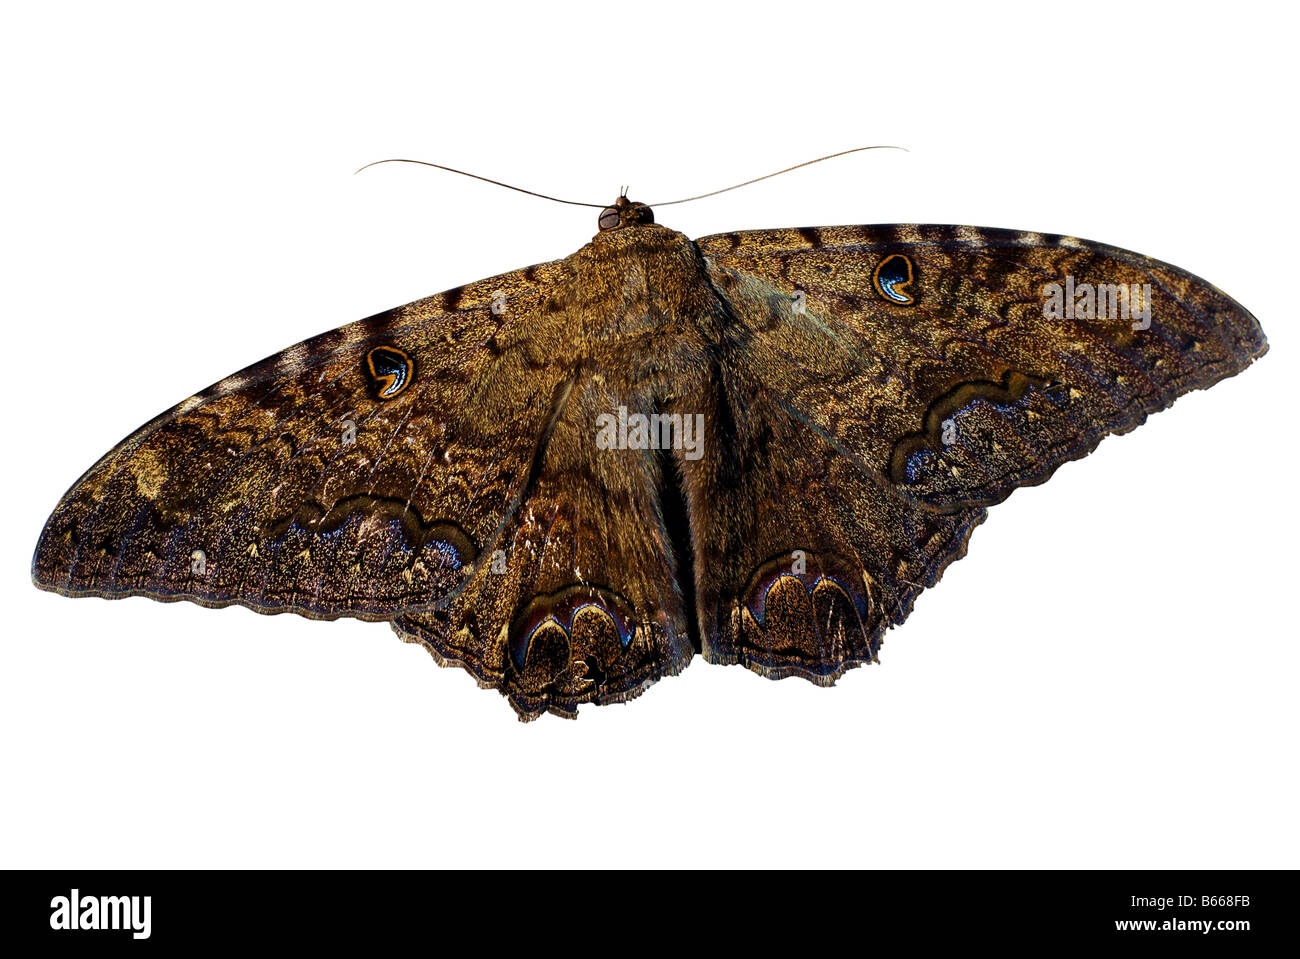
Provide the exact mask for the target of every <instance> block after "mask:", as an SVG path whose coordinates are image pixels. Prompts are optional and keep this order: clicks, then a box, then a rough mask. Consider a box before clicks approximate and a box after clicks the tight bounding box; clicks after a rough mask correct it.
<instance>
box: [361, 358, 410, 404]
mask: <svg viewBox="0 0 1300 959" xmlns="http://www.w3.org/2000/svg"><path fill="white" fill-rule="evenodd" d="M366 367H367V368H368V369H369V370H370V377H371V379H373V380H374V381H375V388H376V395H377V396H378V397H379V399H381V400H391V399H394V398H396V397H397V395H398V394H400V393H401V392H402V391H403V390H404V389H406V388H407V387H408V386H410V385H411V381H412V380H413V379H415V362H414V361H413V360H412V359H411V358H410V357H409V356H407V355H406V354H405V353H403V352H402V351H401V350H399V349H398V348H397V347H395V346H376V347H375V348H374V349H373V350H371V351H370V352H369V353H367V354H366Z"/></svg>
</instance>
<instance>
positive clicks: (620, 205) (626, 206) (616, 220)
mask: <svg viewBox="0 0 1300 959" xmlns="http://www.w3.org/2000/svg"><path fill="white" fill-rule="evenodd" d="M654 221H655V212H654V210H652V209H650V208H649V207H648V206H646V205H645V204H644V203H637V202H635V201H633V200H629V199H628V198H627V197H625V196H620V197H619V198H618V199H617V200H615V201H614V204H613V206H607V207H605V209H603V210H601V211H600V219H599V220H597V221H596V223H597V225H598V226H599V227H600V232H601V233H607V232H609V231H610V230H617V229H618V228H619V227H621V226H628V225H629V224H633V223H637V224H640V223H653V222H654Z"/></svg>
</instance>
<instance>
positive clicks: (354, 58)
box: [0, 0, 1300, 892]
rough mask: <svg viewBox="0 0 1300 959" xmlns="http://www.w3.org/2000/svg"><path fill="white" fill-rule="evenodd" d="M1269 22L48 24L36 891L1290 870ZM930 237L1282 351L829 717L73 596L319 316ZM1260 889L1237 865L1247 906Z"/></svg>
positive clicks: (1028, 512)
mask: <svg viewBox="0 0 1300 959" xmlns="http://www.w3.org/2000/svg"><path fill="white" fill-rule="evenodd" d="M1270 8H1272V10H1276V11H1281V9H1282V8H1280V7H1277V6H1276V5H1275V4H1265V5H1262V6H1261V7H1259V8H1256V7H1253V6H1251V5H1249V4H1244V3H1234V4H1232V5H1231V7H1230V9H1228V8H1223V7H1221V6H1215V7H1213V8H1212V12H1205V11H1209V10H1211V8H1210V7H1209V6H1208V5H1192V4H1187V5H1182V6H1179V7H1176V8H1175V7H1167V8H1161V9H1164V10H1167V12H1163V13H1161V12H1156V11H1155V10H1147V9H1146V8H1144V7H1142V6H1140V5H1137V4H1134V3H1131V2H1126V3H1120V4H1106V3H1088V4H1086V5H1082V6H1080V5H1077V4H1076V5H1070V6H1068V7H1055V6H1049V5H1046V4H1025V5H1005V4H1004V5H998V4H991V3H966V2H963V3H957V4H953V5H951V6H949V5H925V4H919V3H914V2H908V3H896V2H891V3H884V4H877V3H852V4H850V3H841V4H819V3H814V2H809V0H802V2H799V3H781V4H762V3H744V4H735V5H725V6H724V5H711V4H705V3H702V2H691V3H684V4H679V3H667V2H660V0H656V2H655V3H645V4H637V5H620V4H610V3H593V4H590V5H577V6H568V5H565V4H562V3H523V4H519V5H512V6H495V5H491V4H487V3H472V4H456V5H435V4H411V5H390V4H383V3H367V4H357V5H351V6H348V7H344V6H338V7H334V6H330V5H322V4H303V5H290V4H262V3H259V4H240V3H223V4H219V5H218V4H213V5H209V7H208V9H207V11H206V12H202V11H199V10H198V9H196V8H189V7H180V6H177V5H168V4H157V5H151V4H140V3H134V4H115V5H97V4H96V5H92V4H85V5H76V4H45V5H40V6H37V5H30V4H29V5H25V6H23V7H21V8H19V7H18V6H16V5H10V6H9V7H7V8H6V11H7V12H6V13H5V14H4V23H3V25H2V26H0V36H2V39H0V44H2V45H3V49H2V51H0V54H2V55H0V74H2V76H0V79H2V80H3V83H2V85H0V89H2V90H3V94H2V95H3V118H2V119H3V127H2V129H3V136H4V144H3V148H2V149H0V190H2V191H3V214H2V215H3V227H2V229H3V235H2V237H0V242H2V243H3V250H0V264H2V268H3V287H2V289H0V296H2V297H3V315H2V318H3V322H4V330H5V334H6V341H5V353H6V362H5V364H4V377H3V381H2V387H0V388H3V390H4V397H3V400H4V405H3V408H2V409H3V423H2V426H0V435H2V436H3V447H2V448H3V452H2V453H0V456H2V457H3V469H0V482H3V484H4V489H3V499H2V500H0V502H2V503H3V509H2V510H0V523H2V524H3V531H2V537H0V543H2V544H3V549H2V552H0V562H2V566H0V588H2V589H3V601H2V605H0V611H2V612H3V627H2V628H3V640H2V642H0V776H2V777H3V782H2V783H0V865H3V866H40V867H143V866H157V867H167V866H187V867H191V866H192V867H218V866H456V865H460V866H499V865H532V866H549V865H561V866H579V865H591V866H595V865H616V866H624V865H627V866H631V865H650V866H682V865H686V866H693V865H715V866H726V865H739V866H755V865H767V864H773V865H837V866H870V867H876V866H880V867H886V866H890V867H952V866H956V867H966V866H994V867H1001V866H1047V867H1107V866H1121V867H1264V866H1268V867H1296V866H1298V865H1300V857H1298V856H1297V852H1298V851H1300V842H1298V841H1297V840H1298V836H1297V817H1296V815H1295V810H1296V808H1297V806H1300V796H1298V795H1297V793H1298V790H1297V773H1296V761H1295V739H1296V736H1295V734H1296V726H1297V718H1298V709H1297V705H1296V698H1295V688H1296V677H1297V675H1298V673H1300V644H1298V643H1297V641H1296V640H1297V635H1296V632H1297V631H1296V627H1295V621H1294V612H1295V599H1296V588H1297V587H1296V582H1295V575H1294V574H1295V567H1296V563H1295V559H1294V550H1295V544H1296V532H1297V531H1296V519H1295V507H1294V500H1295V472H1294V471H1295V468H1296V462H1295V452H1294V451H1295V449H1296V437H1295V433H1296V430H1297V429H1300V427H1298V426H1297V424H1296V422H1295V416H1296V407H1295V402H1294V395H1295V394H1294V390H1295V383H1296V377H1297V374H1298V373H1300V370H1297V366H1296V361H1295V349H1296V340H1297V337H1296V333H1295V329H1296V327H1295V317H1296V296H1295V292H1294V277H1295V275H1296V266H1295V264H1296V244H1295V239H1294V229H1295V222H1296V212H1297V211H1296V205H1295V199H1296V194H1295V181H1296V173H1295V157H1296V143H1295V136H1294V130H1295V113H1294V108H1295V94H1296V78H1295V75H1294V72H1293V70H1292V65H1293V63H1294V59H1295V58H1294V51H1293V49H1292V44H1293V41H1294V35H1293V33H1292V32H1291V31H1290V30H1289V28H1288V27H1286V26H1285V25H1284V24H1283V23H1281V22H1277V21H1276V20H1273V19H1271V18H1272V17H1273V16H1277V17H1285V16H1287V14H1285V13H1282V12H1277V13H1271V12H1261V11H1269V10H1270ZM869 143H896V144H903V145H905V146H907V147H909V148H910V149H911V151H912V152H910V153H902V152H885V151H877V152H872V153H866V154H861V155H857V156H852V157H846V158H843V159H840V160H836V161H832V162H829V163H825V164H821V165H819V166H817V167H814V168H811V169H808V170H801V171H799V172H796V173H793V174H790V175H788V176H785V177H782V178H780V179H778V180H775V181H772V182H769V183H764V184H760V185H757V186H754V187H750V188H747V189H745V190H741V191H736V192H734V193H729V194H727V195H725V196H721V197H717V198H715V199H711V200H706V201H701V202H698V203H692V204H687V205H685V206H680V207H672V208H669V209H665V210H663V211H662V212H661V214H660V217H659V219H660V221H661V222H665V223H667V224H668V225H670V226H673V227H675V228H677V229H679V230H682V231H683V232H685V233H687V234H688V235H691V236H702V235H705V234H709V233H714V232H720V231H726V230H734V229H744V228H759V227H775V226H793V225H805V224H839V223H873V222H893V221H920V222H939V223H972V224H981V225H988V226H1005V227H1017V228H1024V229H1033V230H1043V231H1053V232H1061V233H1072V234H1075V235H1078V236H1083V237H1088V238H1091V239H1097V240H1102V241H1106V242H1109V243H1114V244H1117V245H1120V246H1123V247H1127V248H1130V249H1135V250H1139V251H1142V252H1144V253H1147V254H1150V255H1152V256H1156V257H1158V258H1161V259H1164V260H1168V261H1171V262H1173V263H1176V264H1178V265H1180V266H1183V267H1185V268H1187V269H1189V270H1191V271H1192V272H1194V273H1197V274H1199V275H1202V276H1204V277H1206V278H1208V279H1210V280H1211V282H1213V283H1215V284H1216V285H1218V286H1220V287H1222V288H1223V289H1224V290H1226V291H1228V292H1229V294H1230V295H1232V296H1234V297H1236V298H1238V299H1239V300H1241V302H1242V303H1244V304H1245V305H1246V306H1247V307H1248V308H1249V309H1251V310H1252V311H1253V312H1254V313H1255V314H1256V315H1257V316H1258V317H1259V319H1260V321H1261V323H1262V324H1263V326H1264V328H1265V331H1266V332H1267V334H1268V335H1269V338H1270V340H1271V343H1272V352H1271V353H1270V354H1269V355H1268V356H1267V357H1265V358H1264V359H1263V360H1262V361H1261V362H1260V363H1258V364H1257V365H1256V366H1254V367H1252V368H1251V369H1250V370H1248V371H1247V372H1246V373H1245V374H1243V375H1242V376H1240V377H1238V378H1236V379H1233V380H1229V381H1227V382H1225V383H1222V384H1221V385H1219V386H1217V387H1215V388H1214V389H1213V390H1212V391H1210V392H1206V393H1199V394H1195V395H1192V396H1188V397H1185V398H1184V399H1182V400H1180V401H1179V403H1178V404H1177V406H1176V407H1175V408H1174V409H1173V410H1172V411H1170V412H1167V413H1163V414H1160V415H1157V416H1155V417H1154V418H1153V419H1152V421H1151V422H1150V423H1148V424H1147V425H1146V426H1144V427H1143V428H1142V429H1140V430H1138V431H1137V432H1136V433H1134V434H1131V435H1129V436H1126V437H1121V438H1114V439H1110V440H1107V441H1106V442H1105V443H1103V444H1102V446H1101V448H1100V449H1099V450H1098V452H1097V453H1095V454H1094V455H1093V456H1092V457H1090V458H1088V459H1087V460H1084V461H1083V462H1080V463H1076V464H1072V465H1069V466H1067V467H1065V468H1064V469H1062V470H1061V472H1060V473H1059V474H1058V475H1057V476H1056V477H1055V478H1054V479H1053V480H1052V481H1051V482H1050V483H1048V484H1047V485H1046V486H1043V487H1040V488H1036V489H1029V490H1023V491H1020V492H1018V493H1017V494H1015V495H1014V496H1013V497H1012V498H1011V500H1010V501H1009V502H1008V503H1006V504H1004V505H1002V506H999V507H997V508H996V509H994V510H993V511H992V515H991V516H990V519H989V521H988V522H987V523H986V524H985V525H984V526H983V527H981V528H980V529H979V530H978V531H977V532H976V534H975V536H974V539H973V541H972V545H971V552H970V556H969V557H968V558H967V559H966V560H965V561H963V562H961V563H958V564H957V565H955V566H953V567H952V568H950V569H949V570H948V573H947V575H946V576H945V577H944V581H943V582H942V584H940V586H939V587H938V588H937V589H935V590H933V591H931V592H930V593H927V594H926V595H925V596H923V597H922V598H921V599H920V601H919V602H918V605H917V609H916V612H915V613H914V615H913V616H912V618H911V619H910V620H909V621H908V622H907V623H906V625H905V626H903V627H902V628H901V629H900V630H898V631H895V632H892V633H890V635H889V636H888V641H887V643H886V645H885V647H884V650H883V653H882V659H883V664H882V665H880V666H873V667H871V668H868V669H861V670H857V671H855V672H853V673H851V674H850V675H849V676H848V677H846V678H845V679H844V680H843V681H842V682H841V683H840V685H839V686H837V687H836V688H834V689H831V690H825V689H818V688H815V687H813V686H811V685H809V684H807V683H804V682H801V681H799V680H793V679H792V680H787V681H784V682H780V683H773V682H768V681H766V680H763V679H761V678H760V677H758V676H755V675H754V674H752V673H750V672H748V671H746V670H744V669H741V668H738V667H728V668H723V667H717V666H709V665H707V664H705V663H704V662H703V661H701V660H697V661H696V662H695V663H694V664H693V665H692V666H691V668H690V669H689V670H687V672H686V673H685V674H683V675H682V676H680V677H677V678H673V679H668V680H664V681H663V682H661V683H659V684H658V685H657V686H655V687H654V688H653V689H651V690H650V692H649V693H647V694H646V695H645V696H644V697H642V698H641V699H639V700H637V701H635V702H633V703H632V704H630V705H627V706H612V707H606V708H599V709H597V708H594V707H584V708H583V710H582V715H581V718H580V719H579V721H577V722H576V723H570V722H564V721H561V720H559V719H556V718H554V717H544V718H543V719H541V720H540V721H538V722H536V723H532V724H529V725H524V724H521V723H519V722H518V721H517V720H516V719H515V716H514V713H513V712H512V711H511V710H510V709H509V708H508V706H507V704H506V702H505V701H504V700H503V699H502V698H501V697H499V696H498V695H497V694H496V693H494V692H489V691H482V690H479V689H478V688H477V687H476V686H475V684H474V683H473V681H472V680H471V679H470V678H469V676H468V675H467V674H465V673H463V672H461V671H459V670H452V669H439V668H437V667H436V666H435V665H434V663H433V662H432V660H431V659H430V657H429V656H428V655H427V654H426V653H425V652H423V651H422V650H421V649H420V648H418V647H416V646H410V645H405V644H403V643H401V642H399V641H398V640H397V638H396V637H395V635H394V634H393V633H392V632H391V631H390V630H389V629H388V628H387V627H386V626H384V625H379V624H364V623H359V622H352V621H344V622H337V623H332V624H326V623H315V622H309V621H306V620H303V619H300V618H298V617H293V616H278V617H262V616H258V615H255V614H253V613H251V612H249V611H247V610H244V609H227V610H222V611H212V610H205V609H201V608H199V607H196V606H191V605H189V604H174V605H162V604H158V603H153V602H150V601H148V600H145V599H131V600H126V601H123V602H117V603H107V602H104V601H100V600H90V599H85V600H76V601H73V600H68V599H65V598H62V597H59V596H56V595H53V594H48V593H42V592H38V591H37V590H36V589H35V588H34V587H33V586H32V585H31V582H30V574H29V563H30V558H31V550H32V548H33V546H34V544H35V542H36V538H37V535H38V533H39V532H40V529H41V526H42V524H43V523H44V520H45V518H46V516H47V515H48V513H49V511H50V510H51V509H52V508H53V507H54V505H55V504H56V502H57V501H58V498H59V496H60V495H61V493H62V492H63V491H64V489H65V488H66V487H67V486H68V485H69V484H70V483H71V482H72V481H73V480H74V479H76V477H77V476H78V475H80V473H81V472H82V471H83V470H84V469H85V468H86V467H87V466H89V465H90V464H91V463H92V462H93V461H94V460H95V459H97V458H98V457H99V456H100V455H101V454H102V453H104V452H105V451H107V450H108V449H109V448H110V447H111V446H112V445H113V444H114V443H116V442H117V441H118V440H119V439H121V438H122V437H123V436H124V435H126V434H127V433H128V432H130V431H132V430H133V429H134V428H135V427H136V426H138V425H139V424H141V423H143V422H145V421H146V420H148V419H149V418H151V417H152V416H154V415H155V414H156V413H158V412H159V411H161V410H163V409H164V408H166V407H168V406H170V405H171V404H172V403H174V402H176V401H177V400H179V399H181V398H183V397H185V396H188V395H189V394H191V393H193V392H194V391H195V390H197V389H199V388H201V387H203V386H206V385H207V384H209V383H211V382H213V381H215V380H217V379H219V378H221V377H222V376H225V375H226V374H228V373H231V372H233V371H234V370H236V369H238V368H241V367H243V366H244V365H246V364H248V363H249V362H252V361H254V360H256V359H259V358H261V357H263V356H266V355H268V354H270V353H272V352H275V351H277V350H279V349H281V348H283V347H285V346H287V345H289V344H291V343H294V342H296V341H298V340H300V339H303V338H304V337H306V336H309V335H311V334H314V333H317V332H320V331H323V330H327V329H330V328H332V327H335V326H338V325H340V324H342V323H345V322H347V321H350V320H353V319H356V318H358V317H361V316H364V315H368V314H371V313H374V312H377V311H379V310H381V309H384V308H387V307H389V306H393V305H396V304H399V303H402V302H406V301H409V300H412V299H415V298H417V297H419V296H423V295H426V294H429V293H433V292H436V291H439V290H442V289H446V288H448V287H452V286H455V285H458V284H461V283H464V282H466V281H471V280H475V279H478V278H480V277H484V276H489V275H491V274H494V273H498V272H501V271H504V270H508V269H512V268H515V267H520V266H523V265H526V264H529V263H533V262H537V261H542V260H549V259H555V258H557V257H561V256H564V255H567V254H568V253H570V252H572V251H573V250H575V249H577V248H578V247H579V246H581V245H582V244H583V243H584V242H586V241H587V239H588V238H589V237H590V236H591V234H592V233H594V232H595V218H596V217H595V215H596V212H597V211H595V210H586V209H580V208H573V207H564V206H558V205H555V204H550V203H545V202H542V201H539V200H535V199H532V198H529V197H524V196H521V195H519V194H515V193H509V192H507V191H504V190H500V189H497V188H494V187H491V186H487V185H484V184H479V183H475V182H473V181H469V180H465V179H463V178H458V177H453V176H450V175H447V174H443V173H439V172H437V171H433V170H427V169H420V168H416V167H409V166H408V167H404V166H395V165H393V166H387V167H381V168H378V169H374V170H370V171H367V172H366V173H364V174H362V175H360V176H353V175H352V171H353V170H354V169H355V168H357V167H359V166H360V165H362V164H363V163H366V162H368V161H370V160H375V159H380V158H383V157H388V156H412V157H421V158H426V159H430V160H434V161H438V162H442V163H446V164H450V165H452V166H458V167H461V168H465V169H470V170H474V171H478V172H481V173H483V174H485V175H487V176H492V177H495V178H499V179H504V180H507V181H509V182H515V183H519V184H521V185H523V186H525V187H529V188H532V189H537V190H541V191H544V192H551V193H555V194H557V195H560V196H566V197H574V198H577V199H580V200H587V201H591V202H606V201H609V200H612V199H613V198H614V197H615V196H616V194H617V191H618V188H619V186H620V185H621V184H624V183H627V184H631V186H632V191H631V192H632V196H633V197H634V198H636V199H642V200H646V201H655V200H661V201H662V200H666V199H672V198H676V197H678V196H681V195H686V194H691V193H697V192H701V191H705V190H710V189H714V188H716V187H720V186H723V185H726V184H728V183H732V182H736V181H739V180H743V179H748V178H749V177H752V176H757V175H759V174H762V173H766V172H770V171H771V170H775V169H778V168H780V167H782V166H787V165H790V164H792V163H796V162H799V161H801V160H805V159H808V158H811V157H814V156H818V155H820V154H823V153H829V152H833V151H836V150H841V149H845V148H847V147H852V146H858V145H862V144H869ZM1227 891H1229V892H1231V891H1232V890H1227Z"/></svg>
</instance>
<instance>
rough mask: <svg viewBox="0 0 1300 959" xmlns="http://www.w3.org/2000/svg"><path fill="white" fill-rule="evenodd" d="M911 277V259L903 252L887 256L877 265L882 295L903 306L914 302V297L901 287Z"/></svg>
mask: <svg viewBox="0 0 1300 959" xmlns="http://www.w3.org/2000/svg"><path fill="white" fill-rule="evenodd" d="M911 279H912V264H911V261H909V260H908V259H907V257H905V256H903V254H901V253H895V254H893V255H892V256H887V257H885V259H883V260H881V262H880V266H878V267H876V288H877V289H878V290H879V291H880V293H881V295H883V296H884V297H886V298H887V299H890V300H893V301H894V302H895V303H900V304H902V305H903V306H907V305H908V304H910V303H913V302H914V299H913V298H912V297H911V296H909V295H908V294H907V293H904V292H903V291H902V289H901V288H902V287H903V286H905V285H906V284H907V283H908V282H909V281H910V280H911Z"/></svg>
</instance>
